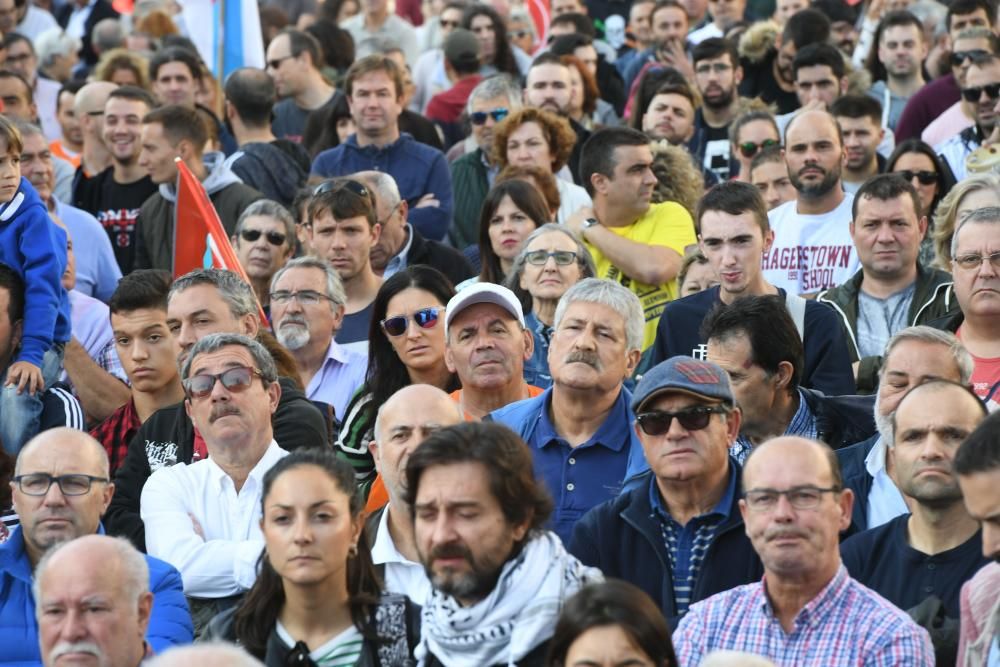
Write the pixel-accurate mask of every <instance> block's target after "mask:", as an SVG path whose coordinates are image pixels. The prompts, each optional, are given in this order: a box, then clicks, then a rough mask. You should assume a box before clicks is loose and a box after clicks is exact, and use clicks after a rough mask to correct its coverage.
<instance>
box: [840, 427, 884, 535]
mask: <svg viewBox="0 0 1000 667" xmlns="http://www.w3.org/2000/svg"><path fill="white" fill-rule="evenodd" d="M878 437H879V436H878V433H876V434H875V435H873V436H871V437H870V438H868V439H866V440H863V441H861V442H858V443H855V444H853V445H851V446H850V447H844V448H843V449H838V450H837V460H838V461H840V475H841V478H842V479H843V480H844V488H845V489H850V490H851V491H853V492H854V507H853V509H851V526H850V528H848V529H847V531H845V533H844V535H843V537H847V536H848V535H853V534H854V533H860V532H861V531H863V530H868V494H869V493H871V490H872V482H873V481H874V480H873V479H872V476H871V475H869V474H868V468H866V467H865V458H867V456H868V452H870V451H871V450H872V447H874V446H875V443H876V442H877V441H878Z"/></svg>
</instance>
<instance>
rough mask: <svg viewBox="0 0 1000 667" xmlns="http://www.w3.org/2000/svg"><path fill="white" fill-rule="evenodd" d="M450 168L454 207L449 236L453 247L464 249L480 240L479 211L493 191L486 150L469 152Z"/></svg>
mask: <svg viewBox="0 0 1000 667" xmlns="http://www.w3.org/2000/svg"><path fill="white" fill-rule="evenodd" d="M450 169H451V189H452V192H454V193H455V208H454V213H453V219H452V223H451V230H450V231H449V232H448V238H449V239H450V240H451V243H452V245H453V246H455V247H456V248H458V249H459V250H462V249H464V248H467V247H468V246H470V245H476V244H478V243H479V212H480V210H481V209H482V208H483V201H484V200H485V199H486V194H487V193H488V192H489V191H490V182H489V178H488V177H487V174H486V165H485V164H483V149H481V148H477V149H476V150H474V151H473V152H471V153H466V154H465V155H463V156H462V157H460V158H458V159H457V160H455V161H454V162H452V163H451V165H450Z"/></svg>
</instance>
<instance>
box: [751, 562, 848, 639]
mask: <svg viewBox="0 0 1000 667" xmlns="http://www.w3.org/2000/svg"><path fill="white" fill-rule="evenodd" d="M849 583H850V577H849V576H848V575H847V568H846V567H844V564H843V563H841V564H840V567H839V568H837V574H835V575H833V579H831V580H830V581H829V583H827V585H826V586H824V587H823V589H822V590H821V591H820V592H819V593H817V594H816V597H814V598H813V599H812V600H810V601H809V602H807V603H806V604H805V606H804V607H802V609H800V610H799V613H798V614H796V615H795V625H796V626H798V625H800V624H803V625H811V626H815V625H818V624H819V623H821V622H822V621H823V619H824V618H825V617H826V616H827V615H828V614H829V613H830V612H831V611H833V610H835V609H838V608H841V607H842V604H841V598H843V597H844V595H845V594H846V593H847V587H848V585H849ZM761 592H762V593H763V596H762V597H763V598H764V599H763V600H761V606H762V608H763V610H764V613H765V614H767V615H769V616H771V617H773V616H774V609H773V608H772V607H771V600H770V598H769V597H768V596H767V574H766V573H765V574H764V580H763V583H762V585H761Z"/></svg>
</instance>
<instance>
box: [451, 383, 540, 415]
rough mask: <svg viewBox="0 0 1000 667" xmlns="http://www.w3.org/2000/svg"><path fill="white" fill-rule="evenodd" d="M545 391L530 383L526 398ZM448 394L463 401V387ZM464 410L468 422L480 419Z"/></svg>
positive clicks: (457, 401)
mask: <svg viewBox="0 0 1000 667" xmlns="http://www.w3.org/2000/svg"><path fill="white" fill-rule="evenodd" d="M544 392H545V390H544V389H542V388H541V387H536V386H535V385H533V384H529V385H528V395H527V396H525V399H528V398H534V397H535V396H539V395H541V394H542V393H544ZM448 395H449V396H451V400H453V401H455V402H456V403H461V402H462V390H461V389H456V390H455V391H453V392H451V393H450V394H448ZM462 412H463V414H465V421H467V422H474V421H478V420H477V419H476V418H475V417H473V416H472V415H470V414H469V413H468V412H465V410H463V411H462Z"/></svg>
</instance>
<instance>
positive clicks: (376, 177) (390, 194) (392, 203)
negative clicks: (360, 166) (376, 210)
mask: <svg viewBox="0 0 1000 667" xmlns="http://www.w3.org/2000/svg"><path fill="white" fill-rule="evenodd" d="M352 178H355V179H357V180H359V181H361V182H362V183H364V184H365V185H367V186H368V187H370V188H371V189H372V190H374V191H375V201H376V202H385V206H388V207H389V208H390V209H393V208H395V207H396V206H399V202H400V201H402V199H403V198H402V196H400V194H399V186H398V185H397V184H396V179H394V178H393V177H392V176H390V175H389V174H387V173H385V172H384V171H361V172H358V173H356V174H353V175H352Z"/></svg>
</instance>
